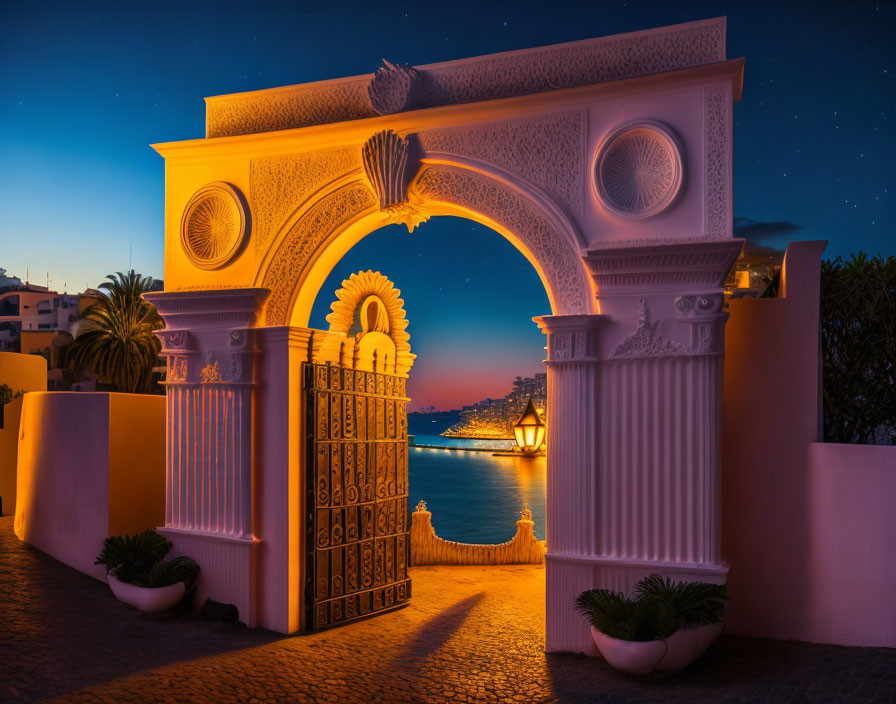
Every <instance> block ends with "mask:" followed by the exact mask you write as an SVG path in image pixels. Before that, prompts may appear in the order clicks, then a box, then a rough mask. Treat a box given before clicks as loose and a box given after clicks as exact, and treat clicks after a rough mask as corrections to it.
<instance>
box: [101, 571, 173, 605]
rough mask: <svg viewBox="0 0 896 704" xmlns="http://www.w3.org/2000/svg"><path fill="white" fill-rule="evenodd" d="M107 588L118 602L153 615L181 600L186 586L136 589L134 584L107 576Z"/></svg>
mask: <svg viewBox="0 0 896 704" xmlns="http://www.w3.org/2000/svg"><path fill="white" fill-rule="evenodd" d="M108 577H109V586H110V587H112V593H113V594H114V595H115V598H116V599H118V600H119V601H123V602H124V603H125V604H129V605H130V606H136V607H137V608H138V609H140V611H145V612H146V613H148V614H155V613H158V612H160V611H167V610H168V609H170V608H171V607H172V606H174V605H175V604H177V603H178V602H179V601H180V600H181V599H183V596H184V591H185V590H186V585H185V584H184V583H183V582H178V583H177V584H170V585H168V586H167V587H154V588H151V587H138V586H136V585H134V584H128V583H127V582H121V581H119V580H117V579H116V578H115V577H114V576H113V575H111V574H110V575H108Z"/></svg>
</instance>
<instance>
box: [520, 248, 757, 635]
mask: <svg viewBox="0 0 896 704" xmlns="http://www.w3.org/2000/svg"><path fill="white" fill-rule="evenodd" d="M741 246H742V241H740V240H726V241H721V242H686V243H680V244H670V245H656V246H644V247H631V246H630V247H614V248H609V247H607V248H601V249H593V250H591V251H589V252H588V254H587V256H586V261H587V264H588V267H589V269H590V271H591V273H592V276H593V277H594V280H595V282H596V284H597V288H598V300H599V302H600V310H601V315H600V316H562V317H558V316H551V317H545V318H539V319H537V322H538V323H539V325H540V326H541V327H542V330H543V331H544V332H546V333H547V334H548V351H549V354H548V360H547V365H548V458H549V459H548V470H547V471H548V486H547V491H548V498H547V502H548V535H547V548H548V553H547V556H546V563H547V578H546V579H547V594H548V596H547V623H546V636H547V637H546V647H547V649H548V650H549V651H556V650H575V651H584V652H590V653H594V652H595V650H594V647H593V644H592V643H591V639H590V636H589V634H588V630H587V627H586V624H585V623H584V621H583V620H582V619H581V617H580V616H579V615H578V614H577V613H576V612H575V610H574V608H573V602H574V599H575V597H576V596H577V595H578V593H580V592H581V591H584V590H585V589H591V588H606V589H612V590H615V591H622V592H628V591H629V590H630V589H631V588H632V586H633V585H634V583H635V582H636V581H637V580H638V579H640V578H641V577H643V576H645V575H647V574H650V573H651V572H659V573H661V574H663V575H665V576H669V577H671V578H673V579H676V580H700V581H710V582H724V581H725V578H726V575H727V565H726V564H724V563H723V562H722V559H721V540H720V526H721V521H720V514H719V511H720V504H721V464H720V461H721V454H720V441H721V396H722V358H723V352H724V323H725V320H726V319H727V317H728V314H727V313H726V312H725V311H724V310H723V307H724V296H723V293H722V288H721V286H722V284H723V282H724V280H725V277H726V276H727V274H728V271H729V270H730V268H731V265H732V264H733V262H734V259H735V258H736V257H737V254H738V252H739V251H740V248H741Z"/></svg>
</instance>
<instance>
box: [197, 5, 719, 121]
mask: <svg viewBox="0 0 896 704" xmlns="http://www.w3.org/2000/svg"><path fill="white" fill-rule="evenodd" d="M724 60H725V21H724V19H712V20H705V21H702V22H692V23H689V24H683V25H674V26H671V27H661V28H657V29H652V30H649V31H646V32H637V33H633V34H629V35H621V36H616V37H599V38H596V39H590V40H586V41H582V42H571V43H569V44H559V45H556V46H547V47H539V48H536V49H530V50H525V51H521V52H507V53H503V54H492V55H488V56H479V57H475V58H472V59H465V60H464V61H462V62H447V63H443V64H434V65H432V66H419V67H417V68H416V69H413V70H415V71H416V72H417V74H418V75H417V78H416V80H415V81H412V82H411V83H412V89H413V90H412V93H413V95H412V96H410V98H411V99H412V100H413V106H414V108H421V107H434V106H438V105H453V104H460V103H468V102H474V101H480V100H494V99H497V98H507V97H511V96H516V95H527V94H530V93H538V92H542V91H548V90H557V89H561V88H572V87H574V86H583V85H589V84H592V83H600V82H603V81H615V80H620V79H623V78H632V77H634V76H645V75H648V74H652V73H662V72H665V71H673V70H675V69H681V68H687V67H690V66H702V65H705V64H711V63H717V62H720V61H724ZM383 68H384V69H386V73H387V75H388V76H389V80H390V81H394V82H395V84H396V85H398V86H399V87H400V85H401V80H399V76H400V74H398V73H395V72H392V71H390V70H389V69H388V68H386V67H385V66H384V67H383ZM381 70H382V69H381ZM378 73H379V72H378ZM373 81H376V82H379V80H378V79H377V78H376V75H375V76H373V77H371V76H370V75H367V76H355V77H353V78H348V79H341V80H338V81H326V82H323V83H316V84H310V85H300V86H293V87H290V88H289V89H288V90H283V89H280V90H276V91H258V92H254V93H247V94H243V95H240V94H236V95H232V96H223V97H221V98H213V99H210V100H209V101H208V104H207V119H206V124H207V134H208V136H209V137H222V136H227V135H236V134H253V133H256V132H270V131H274V130H283V129H290V128H296V127H304V126H306V125H317V124H325V123H330V122H342V121H345V120H357V119H360V118H364V117H373V116H375V115H376V114H378V113H377V112H376V110H375V109H374V105H377V104H378V105H379V106H380V108H381V109H382V108H391V107H394V105H395V104H397V102H398V100H399V99H400V96H401V92H400V91H398V90H395V89H394V88H393V86H392V85H391V84H389V86H388V88H387V87H386V85H387V84H386V82H385V80H384V82H383V87H382V95H379V92H380V89H379V88H377V89H375V90H374V93H375V94H377V98H376V101H377V103H374V97H373V95H371V93H370V87H371V83H372V82H373ZM415 84H416V85H415ZM396 96H399V97H396Z"/></svg>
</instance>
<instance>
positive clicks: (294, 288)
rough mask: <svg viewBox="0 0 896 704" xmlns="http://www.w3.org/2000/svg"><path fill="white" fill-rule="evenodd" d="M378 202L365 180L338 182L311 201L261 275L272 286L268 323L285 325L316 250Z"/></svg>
mask: <svg viewBox="0 0 896 704" xmlns="http://www.w3.org/2000/svg"><path fill="white" fill-rule="evenodd" d="M376 206H377V201H376V197H375V196H374V194H373V191H371V190H370V188H369V187H368V186H367V185H366V184H365V183H363V182H362V181H352V182H350V183H347V184H344V185H342V186H339V187H338V188H336V189H335V190H333V191H331V192H329V193H327V194H325V195H323V196H322V197H321V198H320V199H319V200H317V201H316V202H315V203H313V204H311V205H310V206H309V207H308V208H307V209H306V210H305V212H304V213H303V214H302V215H301V217H299V219H298V220H296V221H295V223H294V224H293V225H292V227H290V228H289V230H288V232H287V233H286V235H285V236H284V237H283V238H282V240H281V241H280V243H279V245H278V246H277V247H276V251H275V252H274V254H273V257H272V258H271V260H270V263H269V264H268V266H267V268H266V270H265V271H264V275H263V277H262V278H261V281H262V286H263V287H264V288H267V289H270V291H271V294H270V296H269V298H268V302H267V306H266V309H265V323H266V324H267V325H286V324H287V323H288V322H289V316H290V313H291V311H292V307H293V302H294V300H295V296H296V295H297V294H298V291H299V285H300V284H301V282H302V279H303V276H304V274H305V273H306V271H307V270H308V268H309V267H310V265H311V263H312V260H313V259H314V257H315V254H316V253H318V252H319V250H320V248H321V247H322V246H323V245H324V244H325V243H326V242H327V240H328V239H329V238H330V237H332V236H333V235H334V234H335V233H338V232H341V231H342V230H343V229H344V228H345V227H346V226H348V225H349V224H351V223H352V222H353V221H355V220H357V219H358V218H360V217H362V216H363V215H365V214H367V213H371V212H373V211H374V210H375V208H376Z"/></svg>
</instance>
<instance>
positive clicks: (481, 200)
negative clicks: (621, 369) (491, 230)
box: [413, 165, 592, 315]
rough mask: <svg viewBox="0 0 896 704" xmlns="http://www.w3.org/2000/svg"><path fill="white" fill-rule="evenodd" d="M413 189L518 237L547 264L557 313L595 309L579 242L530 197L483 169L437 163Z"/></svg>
mask: <svg viewBox="0 0 896 704" xmlns="http://www.w3.org/2000/svg"><path fill="white" fill-rule="evenodd" d="M413 190H415V191H416V194H417V196H419V197H420V198H421V199H423V200H424V201H427V200H433V201H438V202H443V203H451V204H454V205H458V206H460V207H462V208H469V209H470V210H472V211H474V212H478V213H482V214H483V215H485V216H486V217H489V218H491V219H492V220H494V221H495V222H496V223H498V224H499V225H501V226H502V227H505V228H507V229H508V230H509V231H510V232H512V233H513V234H514V235H515V236H516V237H518V238H519V239H520V241H521V242H522V243H523V244H524V245H525V246H526V247H527V248H528V249H529V251H530V252H531V253H532V255H533V256H534V257H535V259H536V260H538V262H539V264H540V265H541V267H542V271H543V272H544V275H545V278H546V279H547V282H546V283H547V285H548V287H549V288H550V290H551V291H550V293H551V298H552V302H553V303H554V305H556V307H557V310H555V311H554V312H555V314H557V315H570V314H574V313H590V312H591V308H592V304H591V291H590V288H589V285H588V281H587V278H586V273H585V270H584V267H583V265H582V260H581V258H580V257H579V253H578V252H577V250H576V248H575V246H574V244H573V242H571V241H570V239H569V238H568V236H566V235H565V234H563V233H562V232H560V231H558V230H557V228H556V227H555V226H554V225H553V223H552V222H550V221H549V220H548V219H547V218H546V217H545V216H544V215H543V214H542V212H541V211H540V210H539V209H538V208H537V207H536V206H535V205H534V204H533V203H532V202H531V201H529V200H528V199H527V198H524V197H523V196H521V195H520V194H519V193H517V192H516V191H514V190H513V189H511V188H509V187H507V186H504V185H503V184H501V183H500V182H498V181H495V180H494V179H491V178H488V177H487V176H484V175H482V174H478V173H475V172H471V171H462V170H459V169H455V168H452V167H448V166H435V165H432V166H427V167H425V168H424V169H423V170H422V171H421V174H420V177H419V178H418V179H417V181H416V182H415V184H414V188H413Z"/></svg>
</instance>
